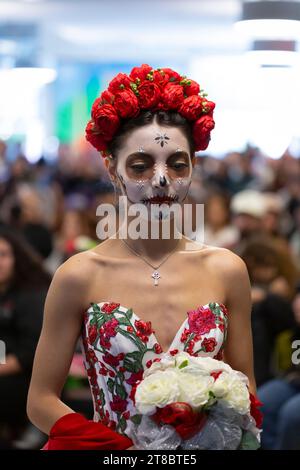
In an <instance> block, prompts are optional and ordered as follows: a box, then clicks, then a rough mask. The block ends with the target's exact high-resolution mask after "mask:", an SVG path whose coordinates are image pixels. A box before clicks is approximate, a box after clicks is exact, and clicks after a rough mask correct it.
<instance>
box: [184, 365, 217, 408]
mask: <svg viewBox="0 0 300 470" xmlns="http://www.w3.org/2000/svg"><path fill="white" fill-rule="evenodd" d="M183 370H184V369H183ZM178 377H179V387H180V401H183V402H186V403H189V404H190V405H191V406H192V407H193V408H195V409H200V408H201V407H202V406H203V405H205V404H206V403H207V402H208V400H209V398H210V396H209V392H210V391H211V390H212V387H213V383H214V379H213V378H212V377H210V376H209V375H208V376H205V375H201V374H197V375H194V374H190V373H188V372H187V373H186V371H185V372H182V373H180V374H178Z"/></svg>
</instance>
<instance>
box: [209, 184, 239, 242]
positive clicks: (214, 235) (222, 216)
mask: <svg viewBox="0 0 300 470" xmlns="http://www.w3.org/2000/svg"><path fill="white" fill-rule="evenodd" d="M238 238H239V232H238V230H237V228H236V227H234V226H233V225H232V224H231V223H230V199H229V196H228V195H227V194H226V193H221V192H220V191H219V192H217V193H212V194H211V195H210V196H209V197H208V199H207V201H206V204H205V226H204V239H205V243H207V244H208V245H214V246H219V247H223V248H231V247H232V246H234V245H235V244H236V242H237V240H238Z"/></svg>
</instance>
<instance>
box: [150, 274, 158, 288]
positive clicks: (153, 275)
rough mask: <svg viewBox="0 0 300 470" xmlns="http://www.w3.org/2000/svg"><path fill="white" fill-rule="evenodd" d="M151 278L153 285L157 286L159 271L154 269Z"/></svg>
mask: <svg viewBox="0 0 300 470" xmlns="http://www.w3.org/2000/svg"><path fill="white" fill-rule="evenodd" d="M151 277H153V279H154V285H155V286H158V279H160V275H159V272H158V271H154V273H153V274H152V276H151Z"/></svg>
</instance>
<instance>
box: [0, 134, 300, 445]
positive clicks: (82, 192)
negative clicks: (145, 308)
mask: <svg viewBox="0 0 300 470" xmlns="http://www.w3.org/2000/svg"><path fill="white" fill-rule="evenodd" d="M104 202H108V203H112V204H115V194H114V190H113V186H112V185H111V183H110V179H109V176H108V173H107V171H106V169H105V166H104V163H103V161H102V159H101V158H100V157H99V156H98V155H97V154H96V153H94V152H93V151H92V150H89V149H87V148H86V147H85V146H83V147H82V148H79V149H78V148H77V149H76V151H75V150H74V149H73V148H72V147H70V146H68V145H61V146H60V147H59V151H58V156H57V159H55V160H53V161H48V160H46V159H45V158H41V159H40V160H39V161H38V162H37V163H35V164H32V163H30V162H29V161H28V160H27V159H26V156H25V155H23V154H21V153H20V154H19V155H18V156H17V158H14V159H13V160H9V159H8V156H7V148H6V145H5V143H4V142H0V339H1V340H2V341H4V342H5V344H6V347H7V350H6V363H5V364H1V366H0V447H2V448H9V447H10V448H15V449H24V448H27V449H31V448H32V449H39V448H40V447H41V446H42V445H43V443H44V442H45V440H46V439H47V436H45V435H43V434H42V433H40V432H39V431H38V430H37V429H36V428H34V426H33V425H31V424H30V423H29V422H28V419H27V417H26V396H27V390H28V385H29V381H30V375H31V369H32V362H33V357H34V352H35V348H36V344H37V341H38V338H39V334H40V329H41V325H42V318H43V306H44V301H45V296H46V294H47V289H48V287H49V284H50V282H51V278H52V275H53V273H54V272H55V270H56V269H57V268H58V266H60V264H61V263H63V262H64V261H65V260H66V259H68V257H70V256H72V255H73V254H75V253H78V252H79V251H83V250H86V249H89V248H91V247H93V246H95V245H97V244H98V243H100V242H101V240H99V239H98V238H97V235H96V225H97V223H98V222H99V216H97V214H96V208H97V207H98V206H99V204H101V203H104ZM188 202H191V203H192V204H193V203H204V211H205V226H204V242H205V243H206V244H208V245H214V246H220V247H225V248H228V249H230V250H232V251H234V252H235V253H237V254H238V255H239V256H241V258H242V259H243V260H244V261H245V263H246V266H247V268H248V272H249V276H250V280H251V286H252V331H253V342H254V367H255V377H256V381H257V386H258V397H259V398H260V400H261V401H262V402H263V413H264V430H263V433H262V447H263V449H300V365H299V364H297V362H300V352H299V354H298V359H299V361H297V360H294V359H293V360H292V358H295V357H296V358H297V354H294V355H293V352H294V351H295V349H294V348H295V344H296V342H297V340H298V341H299V345H298V349H300V158H299V159H297V158H294V157H292V156H291V155H289V154H288V153H285V154H284V155H283V156H282V157H281V158H280V159H277V160H274V159H270V158H268V157H266V156H264V155H262V154H261V152H260V151H259V149H257V148H252V147H248V148H246V149H245V151H244V152H232V153H228V154H227V155H224V158H222V159H217V158H213V157H211V156H210V155H203V156H199V158H197V159H196V164H195V167H194V172H193V181H192V184H191V186H190V192H189V195H188ZM241 341H242V338H241ZM63 393H64V396H63V399H64V401H65V402H66V403H68V404H69V405H70V406H72V407H74V409H76V410H77V411H79V412H82V413H83V414H85V415H86V416H87V417H88V418H89V419H92V417H93V410H92V403H91V396H90V392H89V388H88V382H87V378H86V375H85V372H84V368H83V365H82V357H81V355H80V348H79V346H78V350H77V351H76V354H75V355H74V360H73V362H72V366H71V369H70V372H69V377H68V380H67V382H66V385H65V387H64V392H63Z"/></svg>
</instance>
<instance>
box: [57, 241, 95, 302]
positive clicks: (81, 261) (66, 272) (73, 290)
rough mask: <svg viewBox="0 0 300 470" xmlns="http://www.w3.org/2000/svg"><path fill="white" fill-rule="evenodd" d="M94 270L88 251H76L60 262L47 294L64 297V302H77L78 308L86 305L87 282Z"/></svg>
mask: <svg viewBox="0 0 300 470" xmlns="http://www.w3.org/2000/svg"><path fill="white" fill-rule="evenodd" d="M94 272H95V261H94V256H93V254H92V253H90V252H89V250H88V251H86V252H81V253H77V254H75V255H73V256H71V257H70V258H69V259H68V260H66V261H65V262H64V263H62V264H61V265H60V266H59V267H58V269H57V270H56V271H55V274H54V276H53V279H52V283H51V286H50V289H49V291H50V292H49V294H50V296H52V295H51V294H52V293H54V294H55V296H56V297H57V298H61V297H63V298H64V303H65V302H70V303H72V304H73V305H74V304H77V306H78V309H81V308H82V307H83V306H85V305H86V295H87V291H88V287H89V284H90V283H91V279H93V275H94Z"/></svg>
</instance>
